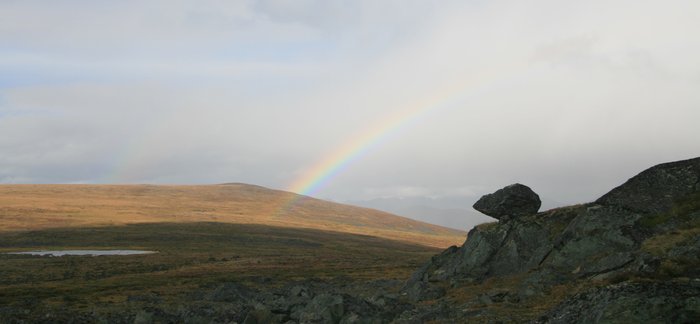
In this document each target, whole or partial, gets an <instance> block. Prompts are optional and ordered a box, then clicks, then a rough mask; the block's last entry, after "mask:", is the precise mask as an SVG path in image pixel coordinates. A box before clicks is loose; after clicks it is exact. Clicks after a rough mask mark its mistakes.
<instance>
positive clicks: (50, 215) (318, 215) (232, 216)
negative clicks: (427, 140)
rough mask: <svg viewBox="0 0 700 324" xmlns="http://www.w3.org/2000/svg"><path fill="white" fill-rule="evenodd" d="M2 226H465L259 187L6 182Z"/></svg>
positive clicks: (459, 238) (433, 241) (440, 234)
mask: <svg viewBox="0 0 700 324" xmlns="http://www.w3.org/2000/svg"><path fill="white" fill-rule="evenodd" d="M0 220H1V221H0V232H10V231H26V230H40V229H50V228H71V227H95V226H115V225H126V224H141V223H190V222H220V223H232V224H259V225H269V226H278V227H289V228H305V229H316V230H324V231H334V232H342V233H350V234H361V235H370V236H376V237H380V238H385V239H391V240H398V241H405V242H412V243H415V244H421V245H425V246H431V247H447V246H450V245H456V244H461V243H462V242H463V241H464V237H465V235H466V233H465V232H462V231H458V230H454V229H449V228H445V227H441V226H436V225H431V224H427V223H423V222H419V221H414V220H410V219H407V218H404V217H400V216H396V215H393V214H389V213H385V212H381V211H378V210H374V209H369V208H361V207H355V206H350V205H344V204H338V203H333V202H328V201H323V200H318V199H314V198H311V197H307V196H300V195H297V194H294V193H290V192H285V191H279V190H272V189H268V188H264V187H260V186H254V185H248V184H241V183H229V184H221V185H196V186H193V185H190V186H179V185H178V186H175V185H167V186H166V185H44V184H41V185H0Z"/></svg>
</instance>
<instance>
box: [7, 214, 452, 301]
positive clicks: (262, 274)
mask: <svg viewBox="0 0 700 324" xmlns="http://www.w3.org/2000/svg"><path fill="white" fill-rule="evenodd" d="M77 248H80V249H86V248H89V249H145V250H154V251H158V253H156V254H148V255H132V256H99V257H86V256H63V257H40V256H29V255H11V254H0V273H1V274H2V275H0V305H12V304H26V303H30V304H31V303H44V304H46V303H48V304H61V303H65V302H69V303H71V304H74V307H76V305H77V306H84V307H88V306H94V305H109V304H118V303H122V302H124V301H126V300H127V298H129V296H137V295H143V294H144V293H153V294H155V295H157V296H160V297H161V298H165V299H168V298H171V299H177V298H181V297H182V295H183V294H186V293H188V292H190V291H193V290H196V289H198V288H201V287H206V286H211V285H215V284H217V283H223V282H238V283H243V284H246V285H248V286H253V287H255V286H276V285H282V284H284V283H286V282H289V281H294V280H304V279H309V278H318V279H327V280H332V279H334V278H342V279H343V280H344V281H347V282H352V281H355V280H371V279H380V278H381V279H406V278H407V277H408V276H409V275H410V273H411V272H412V271H414V270H415V269H416V268H417V267H419V266H420V265H421V264H422V263H424V262H426V261H427V260H428V259H429V258H430V256H432V255H434V254H435V253H437V252H439V249H435V248H430V247H425V246H420V245H411V244H407V243H403V242H397V241H391V240H386V239H380V238H376V237H371V236H365V235H356V234H347V233H338V232H327V231H319V230H312V229H295V228H283V227H273V226H263V225H249V224H222V223H157V224H133V225H123V226H104V227H85V228H60V229H44V230H39V231H27V232H12V233H3V234H0V252H7V251H22V250H39V249H77Z"/></svg>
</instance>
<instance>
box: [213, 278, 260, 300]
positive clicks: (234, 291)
mask: <svg viewBox="0 0 700 324" xmlns="http://www.w3.org/2000/svg"><path fill="white" fill-rule="evenodd" d="M254 293H255V292H254V291H253V290H251V289H250V288H248V287H246V286H244V285H241V284H238V283H233V282H227V283H224V284H221V285H219V286H218V287H216V289H214V291H212V292H211V294H210V295H209V296H207V297H208V298H207V299H208V300H211V301H216V302H237V301H247V300H249V299H250V297H251V296H252V295H253V294H254Z"/></svg>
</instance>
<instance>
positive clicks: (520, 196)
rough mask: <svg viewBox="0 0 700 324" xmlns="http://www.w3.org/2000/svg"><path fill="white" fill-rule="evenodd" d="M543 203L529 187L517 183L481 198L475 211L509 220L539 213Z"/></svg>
mask: <svg viewBox="0 0 700 324" xmlns="http://www.w3.org/2000/svg"><path fill="white" fill-rule="evenodd" d="M541 205H542V202H541V201H540V197H539V196H538V195H537V194H536V193H535V192H534V191H532V189H530V188H529V187H528V186H525V185H522V184H519V183H516V184H512V185H510V186H507V187H505V188H503V189H499V190H497V191H496V192H494V193H492V194H488V195H485V196H483V197H481V199H479V200H478V201H477V202H476V203H475V204H474V206H473V207H474V209H476V210H478V211H480V212H482V213H484V214H486V215H488V216H491V217H493V218H496V219H498V220H504V221H505V220H509V219H512V218H516V217H520V216H527V215H532V214H535V213H537V211H538V210H539V209H540V206H541Z"/></svg>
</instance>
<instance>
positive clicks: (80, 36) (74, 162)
mask: <svg viewBox="0 0 700 324" xmlns="http://www.w3.org/2000/svg"><path fill="white" fill-rule="evenodd" d="M697 30H700V4H698V2H697V1H681V0H673V1H664V2H659V1H585V2H581V1H578V2H573V1H534V2H528V3H523V2H520V1H441V2H439V3H438V2H432V1H381V2H378V1H339V0H338V1H315V0H304V1H287V0H267V1H213V0H212V1H197V2H191V1H119V2H103V1H89V2H84V1H62V2H60V3H58V2H55V1H3V2H1V3H0V44H1V45H0V150H2V152H3V154H2V156H0V182H2V183H47V182H48V183H54V182H61V183H73V182H88V183H105V182H110V183H111V182H117V183H126V182H128V183H219V182H230V181H240V182H249V183H255V184H260V185H265V186H270V187H274V188H280V189H284V188H286V187H287V186H288V185H290V184H291V183H293V182H294V181H295V179H296V178H298V177H300V176H302V175H303V174H304V173H305V172H306V171H308V169H309V168H310V167H311V166H313V165H314V164H315V163H316V162H317V161H318V160H320V159H322V158H324V157H325V156H326V155H327V154H329V152H332V151H334V150H335V148H337V147H338V146H339V145H342V144H343V143H345V142H347V141H348V140H349V139H351V138H352V137H353V136H358V134H362V133H363V132H365V131H366V130H367V129H368V128H369V127H370V126H371V125H373V123H374V122H376V121H377V120H382V119H384V118H386V117H387V116H392V115H394V114H401V113H403V112H404V111H406V110H407V109H412V108H414V107H415V106H416V105H424V106H425V108H426V111H429V112H430V113H429V114H425V115H424V116H423V117H422V118H421V119H420V120H417V121H416V122H414V123H413V124H411V125H410V126H408V127H405V128H402V129H401V130H400V132H398V133H397V134H395V136H392V137H391V138H389V139H387V140H386V141H385V142H384V143H383V144H382V145H381V146H378V147H376V148H374V149H372V150H371V151H370V152H369V153H368V154H366V155H364V156H363V158H362V159H360V160H358V161H356V162H355V163H353V164H352V165H350V166H349V167H348V168H347V169H345V170H344V172H343V173H341V174H339V175H338V176H337V177H335V178H333V179H332V180H331V181H330V182H328V183H327V185H326V186H325V187H323V188H321V190H320V191H319V192H318V195H319V196H321V197H327V198H333V199H336V200H362V199H374V198H387V197H389V196H394V197H402V196H407V197H408V196H410V197H414V196H416V195H421V196H425V197H432V198H439V197H438V196H445V197H446V196H450V197H452V196H455V195H456V196H462V197H464V200H465V206H469V205H471V203H472V202H473V199H474V197H476V196H478V195H480V194H483V193H487V192H490V191H492V190H494V189H497V188H500V187H502V186H504V185H506V184H509V183H512V182H522V183H526V184H528V185H530V186H531V187H533V189H535V191H537V192H539V193H540V195H541V196H545V197H549V199H551V200H552V201H559V202H562V203H569V202H574V201H581V200H591V199H594V198H595V197H596V196H598V195H600V194H602V193H604V192H605V191H606V190H608V189H610V188H611V187H612V186H614V185H617V184H619V183H620V182H621V181H624V180H625V179H627V178H629V177H631V176H632V175H634V173H635V172H637V171H640V170H641V169H643V168H645V167H647V166H650V165H652V164H655V163H659V162H664V161H670V160H675V159H682V158H690V157H694V156H697V155H700V142H698V140H697V139H698V138H700V128H698V127H697V120H700V109H699V106H700V105H699V104H700V92H698V91H697V89H698V88H700V59H698V58H700V34H698V33H697V32H696V31H697ZM465 188H468V190H466V189H465ZM477 191H478V192H477Z"/></svg>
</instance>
